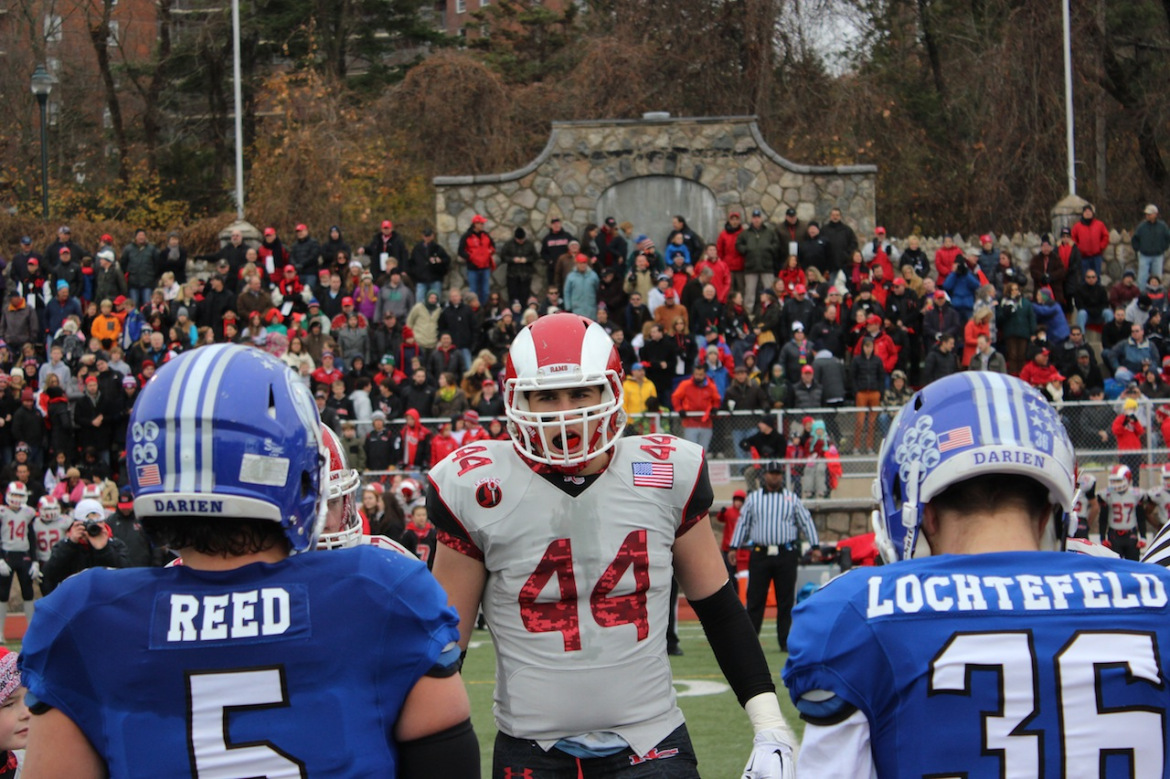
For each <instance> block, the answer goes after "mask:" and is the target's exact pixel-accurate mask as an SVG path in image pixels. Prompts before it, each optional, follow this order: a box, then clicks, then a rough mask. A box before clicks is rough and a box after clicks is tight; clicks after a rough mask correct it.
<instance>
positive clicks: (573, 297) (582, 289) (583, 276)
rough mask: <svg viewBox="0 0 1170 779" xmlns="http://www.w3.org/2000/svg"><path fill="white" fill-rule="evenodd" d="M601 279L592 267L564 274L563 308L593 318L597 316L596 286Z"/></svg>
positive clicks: (599, 283)
mask: <svg viewBox="0 0 1170 779" xmlns="http://www.w3.org/2000/svg"><path fill="white" fill-rule="evenodd" d="M600 285H601V279H599V278H597V274H596V273H594V272H593V269H592V268H586V270H585V272H584V273H579V272H577V271H573V272H572V273H569V274H566V276H565V286H564V299H565V310H566V311H572V312H573V313H574V314H580V315H581V316H584V317H588V318H590V319H593V318H595V317H596V316H597V288H598V287H599V286H600Z"/></svg>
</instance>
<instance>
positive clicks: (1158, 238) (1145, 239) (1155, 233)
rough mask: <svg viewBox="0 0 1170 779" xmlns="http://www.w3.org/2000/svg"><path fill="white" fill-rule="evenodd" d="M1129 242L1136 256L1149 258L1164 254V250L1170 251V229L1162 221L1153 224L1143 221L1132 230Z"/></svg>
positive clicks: (1146, 220)
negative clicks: (1141, 255)
mask: <svg viewBox="0 0 1170 779" xmlns="http://www.w3.org/2000/svg"><path fill="white" fill-rule="evenodd" d="M1129 242H1130V244H1131V245H1132V246H1133V249H1134V251H1136V252H1137V253H1138V254H1145V255H1150V256H1153V255H1158V254H1165V253H1166V250H1167V249H1170V227H1167V226H1166V222H1165V221H1164V220H1162V219H1157V220H1155V221H1153V222H1150V221H1149V220H1148V219H1143V220H1142V221H1141V224H1139V225H1138V226H1137V227H1135V228H1134V231H1133V237H1132V238H1130V240H1129Z"/></svg>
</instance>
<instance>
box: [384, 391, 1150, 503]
mask: <svg viewBox="0 0 1170 779" xmlns="http://www.w3.org/2000/svg"><path fill="white" fill-rule="evenodd" d="M1123 404H1124V400H1122V399H1118V400H1114V401H1100V402H1094V401H1090V402H1077V403H1060V404H1057V409H1058V411H1059V412H1060V417H1061V420H1062V421H1063V422H1064V426H1065V429H1066V430H1067V431H1068V435H1069V438H1070V439H1071V440H1072V443H1073V446H1074V448H1075V449H1076V452H1077V458H1078V462H1079V464H1080V467H1081V470H1085V471H1088V472H1090V473H1094V474H1095V475H1097V476H1098V477H1099V480H1100V479H1101V478H1102V477H1103V474H1104V473H1105V472H1106V471H1107V470H1108V469H1109V468H1110V467H1111V466H1113V465H1115V464H1117V463H1124V464H1126V465H1128V466H1129V467H1130V469H1131V470H1132V471H1133V473H1134V474H1135V476H1136V477H1138V478H1139V479H1140V483H1141V484H1147V485H1148V484H1153V483H1155V482H1159V483H1160V481H1161V480H1160V477H1159V474H1158V473H1157V472H1156V471H1158V469H1160V468H1161V466H1162V464H1163V463H1165V462H1167V461H1168V460H1170V399H1158V400H1150V399H1146V398H1140V399H1138V408H1137V411H1136V413H1135V417H1136V419H1137V421H1138V422H1139V423H1140V425H1141V435H1140V437H1139V440H1140V447H1138V448H1129V449H1121V448H1119V446H1118V440H1117V437H1116V435H1115V434H1114V433H1113V425H1114V422H1115V421H1116V420H1117V419H1118V417H1119V416H1124V415H1123V412H1122V406H1123ZM897 411H898V409H897V408H892V407H880V408H856V407H852V406H841V407H836V408H812V409H773V410H766V411H735V412H727V411H718V412H715V413H714V414H712V415H711V417H710V418H709V420H707V422H705V423H704V426H706V424H708V423H709V426H710V427H709V433H703V434H701V437H702V438H703V439H704V440H703V442H704V445H705V447H706V449H707V456H708V462H709V463H710V466H711V469H712V480H713V481H714V482H716V483H717V484H728V483H730V484H731V485H732V486H734V487H739V486H741V485H742V487H743V488H744V489H747V490H750V489H753V488H754V487H755V486H757V484H758V481H759V479H758V477H759V474H760V470H761V468H762V463H761V461H760V460H758V459H754V455H753V453H752V452H751V451H750V448H745V446H743V444H744V442H745V441H746V440H747V439H748V438H749V437H750V436H752V435H754V434H755V433H757V432H758V431H759V422H760V420H761V419H762V418H767V419H768V420H770V422H771V424H772V426H773V427H774V429H775V430H776V431H777V432H779V433H780V434H781V435H782V436H784V437H785V438H786V439H789V440H793V441H795V439H798V438H799V437H801V436H802V435H803V434H804V433H805V432H806V430H808V429H809V428H811V427H812V426H813V425H814V424H816V423H821V422H823V423H824V427H825V432H826V433H827V434H828V439H829V441H830V442H832V443H833V445H834V446H835V447H836V455H830V457H829V458H825V457H818V456H814V457H809V456H803V455H802V456H799V457H783V458H776V459H779V461H780V462H782V463H783V464H784V467H785V472H786V481H787V483H788V485H789V487H790V488H791V489H793V490H795V491H799V492H800V494H801V495H802V497H805V498H816V499H828V500H829V501H830V502H836V501H842V502H857V501H859V500H866V499H868V498H869V495H870V482H871V481H872V479H873V477H874V476H875V475H876V472H877V452H878V450H879V449H880V448H881V443H882V440H883V438H884V437H885V434H886V432H887V431H888V430H889V426H890V423H891V422H892V421H893V418H894V416H895V414H896V413H897ZM422 421H423V424H425V425H427V426H428V427H431V428H432V429H438V427H439V425H440V424H442V423H444V422H449V421H450V420H449V419H440V418H432V419H424V420H422ZM502 421H504V420H503V419H502V418H501V422H502ZM490 422H491V419H490V418H481V419H480V423H481V424H482V425H483V426H484V427H485V428H487V427H489V425H490ZM400 423H401V420H395V421H394V422H392V423H391V428H392V430H394V431H397V430H399V429H400ZM686 428H687V424H686V423H684V419H683V418H682V417H681V416H679V415H678V414H674V413H670V412H659V413H647V414H640V415H636V416H634V417H632V418H631V419H630V420H629V423H628V426H627V433H628V434H631V435H633V434H654V433H667V434H670V435H675V436H679V437H686V434H687V431H686ZM396 473H400V472H391V473H390V474H387V473H379V474H376V475H375V474H365V475H364V478H365V481H367V482H369V481H375V480H376V481H382V482H384V483H385V482H387V481H388V480H390V479H392V474H396ZM411 475H413V476H414V477H415V478H419V477H420V475H421V474H420V473H419V472H417V471H414V472H412V473H411ZM830 505H831V503H830Z"/></svg>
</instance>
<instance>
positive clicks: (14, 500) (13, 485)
mask: <svg viewBox="0 0 1170 779" xmlns="http://www.w3.org/2000/svg"><path fill="white" fill-rule="evenodd" d="M4 502H5V503H7V504H8V508H10V509H12V510H13V511H19V510H20V508H21V507H22V506H24V504H25V503H27V502H28V487H26V486H24V482H22V481H13V482H9V483H8V491H7V492H5V493H4Z"/></svg>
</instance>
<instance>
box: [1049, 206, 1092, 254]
mask: <svg viewBox="0 0 1170 779" xmlns="http://www.w3.org/2000/svg"><path fill="white" fill-rule="evenodd" d="M1087 205H1090V203H1089V201H1087V200H1085V199H1084V198H1082V197H1080V196H1079V195H1068V196H1066V197H1065V198H1064V199H1063V200H1061V201H1060V202H1059V203H1057V204H1056V205H1055V206H1053V207H1052V211H1050V212H1049V216H1051V218H1052V242H1053V243H1056V242H1057V241H1059V240H1060V229H1061V228H1062V227H1072V226H1073V224H1074V223H1075V222H1076V221H1077V220H1078V219H1080V218H1081V213H1082V212H1083V211H1084V210H1085V206H1087Z"/></svg>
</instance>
